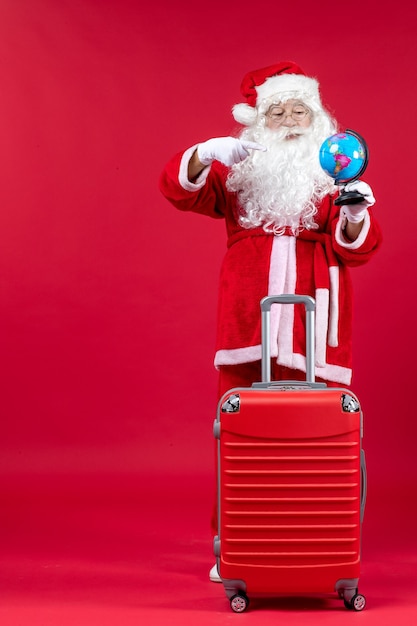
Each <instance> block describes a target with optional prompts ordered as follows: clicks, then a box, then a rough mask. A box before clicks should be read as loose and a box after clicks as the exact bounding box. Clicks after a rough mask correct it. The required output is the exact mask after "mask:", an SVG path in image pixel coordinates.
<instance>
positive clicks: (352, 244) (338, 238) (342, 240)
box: [335, 211, 371, 250]
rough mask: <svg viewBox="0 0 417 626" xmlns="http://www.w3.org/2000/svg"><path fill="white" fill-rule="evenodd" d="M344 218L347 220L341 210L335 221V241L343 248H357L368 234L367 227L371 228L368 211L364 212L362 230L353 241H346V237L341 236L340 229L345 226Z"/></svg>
mask: <svg viewBox="0 0 417 626" xmlns="http://www.w3.org/2000/svg"><path fill="white" fill-rule="evenodd" d="M346 220H347V218H346V216H345V215H344V213H343V211H341V212H340V217H339V221H338V222H337V225H336V233H335V236H336V241H337V243H338V244H339V246H343V248H349V250H357V249H358V248H360V247H361V245H362V244H363V243H364V241H365V239H366V238H367V236H368V233H369V229H370V228H371V218H370V216H369V211H366V213H365V219H364V222H363V226H362V230H361V232H360V233H359V236H358V238H357V239H355V241H351V242H349V241H346V239H345V238H344V237H343V234H342V230H343V228H344V227H345V224H346Z"/></svg>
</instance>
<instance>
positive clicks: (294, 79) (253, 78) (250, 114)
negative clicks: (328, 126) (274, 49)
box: [232, 61, 322, 126]
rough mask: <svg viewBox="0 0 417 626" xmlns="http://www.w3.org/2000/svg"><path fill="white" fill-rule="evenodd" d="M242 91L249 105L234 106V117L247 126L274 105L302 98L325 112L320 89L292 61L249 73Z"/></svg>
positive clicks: (311, 105)
mask: <svg viewBox="0 0 417 626" xmlns="http://www.w3.org/2000/svg"><path fill="white" fill-rule="evenodd" d="M240 90H241V92H242V94H243V96H244V97H245V98H246V101H247V102H246V103H241V104H235V106H234V107H233V109H232V112H233V117H234V118H235V120H236V121H237V122H239V123H240V124H243V125H244V126H249V125H251V124H253V123H254V122H255V120H256V118H257V116H258V113H261V114H262V113H265V112H266V111H267V110H268V108H269V107H270V106H271V104H273V103H274V102H285V100H289V99H291V98H299V99H300V100H302V101H303V102H305V104H306V105H307V106H308V107H310V108H311V109H312V110H313V111H314V110H316V111H317V110H319V109H321V108H322V104H321V101H320V94H319V85H318V82H317V81H316V79H315V78H310V77H308V76H306V75H305V73H304V72H303V70H302V69H301V68H300V67H299V66H298V65H297V64H296V63H293V62H292V61H282V62H281V63H276V64H275V65H270V66H268V67H264V68H262V69H260V70H255V71H252V72H248V74H246V76H245V77H244V78H243V81H242V84H241V87H240Z"/></svg>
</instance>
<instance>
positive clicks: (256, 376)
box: [211, 359, 340, 537]
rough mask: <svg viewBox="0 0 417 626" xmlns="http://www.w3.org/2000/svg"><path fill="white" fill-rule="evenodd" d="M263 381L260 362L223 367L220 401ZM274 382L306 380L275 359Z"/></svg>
mask: <svg viewBox="0 0 417 626" xmlns="http://www.w3.org/2000/svg"><path fill="white" fill-rule="evenodd" d="M261 379H262V366H261V362H260V361H255V362H253V363H242V364H240V365H221V366H220V368H219V392H218V399H219V400H220V398H221V397H222V395H223V394H224V393H226V391H229V389H233V388H235V387H250V386H251V385H252V383H254V382H260V381H261ZM271 379H272V380H305V379H306V376H305V374H304V372H301V371H299V370H294V369H290V368H288V367H283V366H282V365H278V364H277V363H276V361H275V359H271ZM316 382H318V383H321V382H325V383H326V384H327V386H328V387H340V383H334V382H331V381H328V380H323V379H322V378H316ZM216 444H217V442H216V441H215V481H216V483H215V493H216V491H217V445H216ZM211 531H212V535H213V537H214V536H215V535H217V498H216V499H215V502H214V506H213V511H212V517H211Z"/></svg>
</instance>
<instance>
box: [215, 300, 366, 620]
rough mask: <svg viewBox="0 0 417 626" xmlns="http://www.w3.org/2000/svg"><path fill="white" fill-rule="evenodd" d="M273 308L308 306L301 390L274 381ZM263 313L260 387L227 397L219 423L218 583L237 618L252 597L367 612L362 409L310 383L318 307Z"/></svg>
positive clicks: (345, 394)
mask: <svg viewBox="0 0 417 626" xmlns="http://www.w3.org/2000/svg"><path fill="white" fill-rule="evenodd" d="M273 304H293V305H294V304H304V306H305V310H306V343H307V350H306V352H307V356H306V370H307V376H306V378H307V380H306V382H305V383H303V382H297V381H285V382H271V381H270V357H269V354H270V351H269V346H270V332H269V317H270V310H271V306H272V305H273ZM261 311H262V378H263V382H261V383H254V384H253V385H252V387H249V388H236V389H231V390H229V391H228V392H227V393H226V394H225V395H224V396H223V397H222V398H221V400H220V402H219V405H218V411H217V417H216V420H215V422H214V436H215V437H216V439H217V450H218V453H217V462H218V529H219V530H218V535H217V536H216V537H215V540H214V553H215V556H216V559H217V567H218V571H219V575H220V577H221V579H222V583H223V586H224V589H225V592H226V595H227V597H228V599H229V600H230V606H231V608H232V610H233V611H235V612H237V613H240V612H242V611H244V610H245V609H246V608H247V606H248V603H249V599H250V598H251V597H257V596H258V597H259V596H269V597H273V596H278V595H281V596H294V595H298V596H306V595H311V594H320V595H328V594H332V595H335V597H337V595H339V596H340V598H341V599H342V600H343V601H344V604H345V606H346V608H349V609H353V610H356V611H361V610H362V609H363V608H364V607H365V598H364V596H363V595H361V594H359V593H358V580H359V570H360V548H361V545H360V544H361V523H362V518H363V513H364V507H365V499H366V467H365V455H364V452H363V449H362V419H363V418H362V412H361V408H360V404H359V401H358V399H357V397H356V396H355V395H354V394H353V393H352V392H351V391H350V390H347V389H343V388H340V389H338V388H334V387H332V388H330V387H327V386H326V385H324V384H322V383H315V382H314V332H313V329H314V312H315V301H314V299H313V298H310V297H309V296H293V295H282V296H271V297H267V298H264V299H263V300H262V302H261Z"/></svg>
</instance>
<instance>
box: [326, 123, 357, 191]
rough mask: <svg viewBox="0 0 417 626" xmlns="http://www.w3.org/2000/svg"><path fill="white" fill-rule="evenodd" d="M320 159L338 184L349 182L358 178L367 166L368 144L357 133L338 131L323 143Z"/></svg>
mask: <svg viewBox="0 0 417 626" xmlns="http://www.w3.org/2000/svg"><path fill="white" fill-rule="evenodd" d="M319 159H320V165H321V167H322V168H323V170H324V171H325V172H326V173H327V174H328V175H329V176H331V177H332V178H334V180H335V182H336V184H343V183H347V182H349V181H350V180H355V179H356V178H358V177H359V176H360V175H361V173H362V171H363V169H364V168H365V167H366V159H367V151H366V146H365V145H364V144H363V143H362V142H361V141H360V138H359V137H358V136H356V134H351V133H349V132H348V131H346V132H344V133H336V134H335V135H332V136H331V137H328V138H327V139H325V140H324V142H323V143H322V145H321V148H320V152H319Z"/></svg>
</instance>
